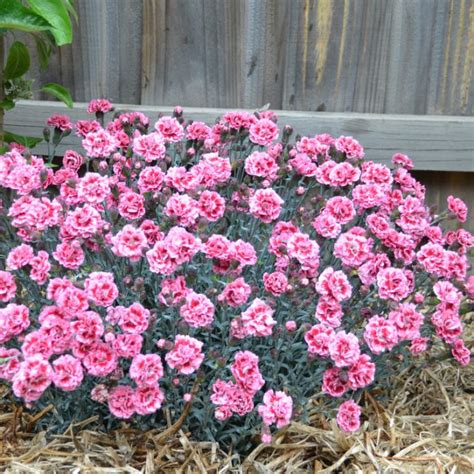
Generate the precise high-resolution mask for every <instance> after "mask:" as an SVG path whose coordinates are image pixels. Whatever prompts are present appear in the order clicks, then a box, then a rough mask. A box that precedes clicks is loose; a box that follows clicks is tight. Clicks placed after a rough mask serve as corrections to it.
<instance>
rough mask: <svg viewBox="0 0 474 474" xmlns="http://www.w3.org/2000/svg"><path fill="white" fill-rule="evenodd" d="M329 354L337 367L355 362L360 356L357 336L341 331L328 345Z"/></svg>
mask: <svg viewBox="0 0 474 474" xmlns="http://www.w3.org/2000/svg"><path fill="white" fill-rule="evenodd" d="M328 349H329V355H330V356H331V359H332V360H333V361H334V363H335V365H336V367H347V366H350V365H352V364H355V363H356V362H357V360H358V359H359V356H360V347H359V340H358V339H357V336H355V335H354V334H352V333H346V332H345V331H339V332H337V333H336V334H335V336H334V337H333V338H332V339H331V342H330V343H329V345H328Z"/></svg>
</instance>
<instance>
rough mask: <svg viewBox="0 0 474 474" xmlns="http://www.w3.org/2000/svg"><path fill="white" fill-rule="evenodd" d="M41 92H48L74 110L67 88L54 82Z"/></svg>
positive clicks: (44, 87) (46, 85)
mask: <svg viewBox="0 0 474 474" xmlns="http://www.w3.org/2000/svg"><path fill="white" fill-rule="evenodd" d="M40 90H41V91H42V92H46V93H47V94H51V95H53V96H54V97H56V98H58V99H59V100H61V101H63V102H64V103H65V104H66V105H67V106H68V107H69V108H70V109H72V104H73V102H72V97H71V94H70V93H69V91H68V90H67V89H66V88H65V87H63V86H60V85H59V84H55V83H54V82H50V83H49V84H45V85H44V86H43V87H42V88H41V89H40Z"/></svg>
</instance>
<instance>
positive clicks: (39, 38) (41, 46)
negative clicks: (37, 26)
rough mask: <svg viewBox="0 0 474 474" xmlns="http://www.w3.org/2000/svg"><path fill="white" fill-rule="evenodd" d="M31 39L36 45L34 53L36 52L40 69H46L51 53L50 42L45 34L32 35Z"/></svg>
mask: <svg viewBox="0 0 474 474" xmlns="http://www.w3.org/2000/svg"><path fill="white" fill-rule="evenodd" d="M33 38H34V40H35V43H36V51H37V52H38V60H39V65H40V68H41V69H46V68H47V67H48V63H49V58H50V57H51V53H52V51H53V49H52V47H51V43H50V40H49V38H48V36H47V35H46V34H44V33H43V34H34V35H33Z"/></svg>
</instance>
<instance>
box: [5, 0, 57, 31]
mask: <svg viewBox="0 0 474 474" xmlns="http://www.w3.org/2000/svg"><path fill="white" fill-rule="evenodd" d="M0 28H5V29H7V30H10V29H14V30H21V31H27V32H29V33H32V32H35V31H44V30H49V29H50V28H51V24H50V23H48V22H47V21H46V20H45V19H44V18H43V17H42V16H40V15H37V14H36V13H35V12H34V11H33V10H31V9H30V8H27V7H25V6H24V5H23V4H22V3H21V1H20V0H1V1H0Z"/></svg>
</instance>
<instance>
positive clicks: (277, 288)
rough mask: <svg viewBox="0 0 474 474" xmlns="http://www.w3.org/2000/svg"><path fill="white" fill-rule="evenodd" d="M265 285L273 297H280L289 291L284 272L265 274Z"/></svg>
mask: <svg viewBox="0 0 474 474" xmlns="http://www.w3.org/2000/svg"><path fill="white" fill-rule="evenodd" d="M263 285H264V287H265V290H266V291H268V292H270V293H271V294H272V295H273V296H280V295H282V294H283V293H285V292H286V290H287V287H288V278H287V277H286V275H285V274H284V273H282V272H273V273H264V274H263Z"/></svg>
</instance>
